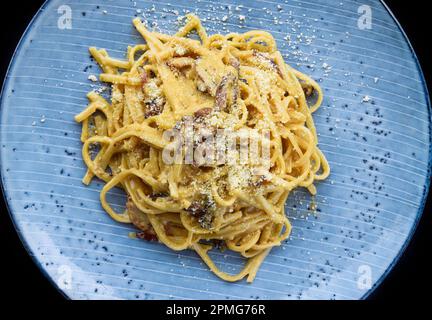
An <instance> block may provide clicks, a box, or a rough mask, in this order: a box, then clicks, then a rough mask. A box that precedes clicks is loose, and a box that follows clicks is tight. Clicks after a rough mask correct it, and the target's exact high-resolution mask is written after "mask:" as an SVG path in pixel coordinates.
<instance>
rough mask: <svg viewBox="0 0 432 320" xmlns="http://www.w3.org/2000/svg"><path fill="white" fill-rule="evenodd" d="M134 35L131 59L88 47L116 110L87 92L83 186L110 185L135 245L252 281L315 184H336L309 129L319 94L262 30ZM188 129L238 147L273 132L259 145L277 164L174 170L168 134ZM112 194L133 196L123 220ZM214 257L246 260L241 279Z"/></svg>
mask: <svg viewBox="0 0 432 320" xmlns="http://www.w3.org/2000/svg"><path fill="white" fill-rule="evenodd" d="M133 24H134V26H135V28H136V29H137V30H138V32H139V33H140V34H141V35H142V36H143V38H144V39H145V44H139V45H136V46H133V47H132V46H131V47H129V48H128V50H127V58H126V59H125V60H119V59H114V58H112V57H110V56H109V55H108V53H107V51H106V50H104V49H96V48H93V47H92V48H90V53H91V55H92V56H93V58H94V59H95V60H96V61H97V62H98V64H99V65H100V67H101V69H102V70H103V73H102V74H101V75H100V80H101V81H103V82H107V83H111V84H112V88H111V101H107V100H106V99H105V98H103V97H102V95H100V94H99V93H97V92H95V91H92V92H90V93H89V94H88V99H89V105H88V107H87V108H86V109H85V110H84V111H83V112H81V113H80V114H78V115H77V116H76V117H75V119H76V121H77V122H80V123H81V124H82V135H81V140H82V142H83V149H82V155H83V159H84V162H85V164H86V165H87V167H88V170H87V173H86V175H85V176H84V178H83V182H84V183H85V184H89V183H90V182H91V180H92V178H93V177H98V178H99V179H102V180H104V181H105V182H106V184H105V185H104V187H103V189H102V191H101V193H100V200H101V204H102V206H103V208H104V209H105V210H106V212H107V213H108V214H109V215H110V216H111V217H112V218H113V219H115V220H116V221H118V222H122V223H132V224H134V225H135V226H136V227H137V228H139V229H140V231H139V232H137V234H136V235H137V237H139V238H144V239H147V240H155V241H160V242H162V243H163V244H165V245H166V246H168V247H169V248H171V249H173V250H185V249H193V250H194V251H196V253H197V254H198V255H199V256H200V257H201V258H202V259H203V261H204V262H205V263H206V264H207V266H208V267H209V268H210V269H211V270H212V271H213V272H214V273H215V274H216V275H217V276H218V277H220V278H222V279H224V280H227V281H237V280H240V279H243V278H244V277H246V278H247V281H248V282H252V281H253V280H254V278H255V276H256V273H257V271H258V268H259V266H260V264H261V263H262V262H263V260H264V258H265V257H266V255H267V254H268V253H269V251H270V250H271V248H273V247H274V246H278V245H280V244H281V242H282V241H283V240H284V239H286V238H287V237H288V236H289V234H290V231H291V225H290V223H289V221H288V219H287V217H286V216H285V210H284V204H285V201H286V199H287V197H288V195H289V194H290V192H291V191H292V190H293V189H294V188H297V187H304V188H307V189H308V190H309V191H310V193H311V194H315V193H316V189H315V186H314V182H315V181H317V180H323V179H325V178H326V177H327V176H328V175H329V172H330V169H329V165H328V163H327V161H326V159H325V157H324V155H323V153H322V152H321V151H320V149H319V148H318V146H317V143H318V141H317V134H316V130H315V126H314V121H313V119H312V113H313V112H314V111H316V110H317V108H318V107H319V105H320V104H321V101H322V92H321V89H320V87H319V85H318V84H317V83H316V82H315V81H313V80H312V79H311V78H309V77H308V76H306V75H304V74H302V73H300V72H299V71H297V70H295V69H293V68H292V67H290V66H289V65H287V64H286V63H285V62H284V60H283V58H282V56H281V54H280V52H279V51H278V50H277V47H276V42H275V40H274V39H273V37H272V36H271V35H270V34H269V33H267V32H265V31H261V30H256V31H249V32H246V33H243V34H237V33H230V34H227V35H221V34H214V35H211V36H209V35H207V33H206V31H205V29H204V28H203V26H202V25H201V22H200V20H199V19H198V18H197V17H196V16H194V15H188V16H187V21H186V24H185V25H184V27H182V28H181V29H180V30H179V31H178V32H177V33H176V34H175V35H172V36H171V35H166V34H162V33H158V32H152V31H149V30H148V29H147V28H146V27H145V25H144V24H143V23H142V22H141V21H140V20H139V19H138V18H136V19H134V20H133ZM187 121H189V122H191V123H192V126H193V128H196V127H199V128H201V129H202V128H204V129H206V130H207V131H210V132H214V131H215V130H219V129H223V130H229V131H230V132H231V133H234V135H235V136H236V133H239V132H246V133H248V132H252V131H253V130H258V129H259V130H266V131H267V132H268V135H267V139H264V140H260V142H258V144H259V146H260V147H265V146H267V147H268V150H269V152H268V165H267V166H263V165H262V163H252V162H253V161H251V163H239V162H238V161H237V160H238V157H237V158H236V157H234V161H231V162H222V163H219V162H218V163H206V164H204V165H202V164H200V163H199V162H196V161H193V162H192V163H185V162H182V161H180V162H178V161H177V162H171V163H169V162H167V161H165V159H164V152H165V154H166V150H168V154H170V152H171V151H173V150H174V149H175V148H173V147H172V146H173V145H175V144H173V142H172V139H171V140H170V139H166V137H165V135H164V134H165V132H167V131H169V130H173V129H178V132H184V130H183V131H182V129H184V128H185V124H186V123H187ZM193 130H195V129H192V131H193ZM238 136H240V135H237V136H236V137H237V138H238ZM234 141H235V142H234V147H233V148H234V150H237V146H238V144H239V143H238V142H237V140H234ZM201 142H203V141H201ZM204 142H205V141H204ZM197 144H199V143H197V141H193V143H192V145H193V146H195V147H196V145H197ZM222 145H223V147H225V145H224V144H222ZM170 146H171V149H170ZM181 150H182V151H181V152H180V155H181V156H180V158H181V159H180V160H184V155H185V149H184V148H181ZM262 154H263V151H261V152H258V154H256V155H262ZM258 158H259V157H258ZM231 160H232V159H231ZM252 160H256V159H255V157H254V159H252ZM255 162H256V161H255ZM258 162H259V161H258ZM114 187H120V188H122V189H123V190H124V191H125V192H126V193H127V196H128V200H127V203H126V209H125V211H124V212H116V211H115V210H114V209H113V208H112V205H110V203H109V202H108V201H107V193H108V192H109V190H111V189H112V188H114ZM214 247H218V248H219V247H223V248H226V249H229V250H232V251H235V252H238V253H239V254H240V255H241V256H243V257H245V258H247V262H246V263H245V266H244V267H243V269H242V270H241V271H240V272H239V273H238V274H235V275H233V274H229V273H227V272H224V271H222V270H221V269H220V268H218V266H216V264H215V262H214V261H213V260H212V259H211V257H210V255H209V250H211V249H212V248H214Z"/></svg>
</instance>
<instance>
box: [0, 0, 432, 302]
mask: <svg viewBox="0 0 432 320" xmlns="http://www.w3.org/2000/svg"><path fill="white" fill-rule="evenodd" d="M335 1H339V0H335ZM341 1H343V0H341ZM12 3H13V2H12ZM15 3H16V6H15V9H12V10H8V11H7V13H6V11H3V12H2V19H0V25H1V27H0V32H1V42H0V43H1V44H2V48H1V50H0V63H1V64H0V66H1V69H0V75H1V77H0V79H3V78H4V75H5V72H6V70H7V67H8V64H9V61H10V58H11V56H12V54H13V52H14V50H15V47H16V45H17V43H18V41H19V39H20V37H21V35H22V33H23V32H24V30H25V28H26V26H27V24H28V23H29V21H30V19H31V18H32V17H33V15H34V14H35V13H36V11H37V9H38V8H39V7H40V5H41V4H42V3H43V1H41V0H31V1H18V2H15ZM386 3H387V5H388V6H389V7H390V8H391V10H392V11H393V13H394V14H395V16H396V17H397V18H398V20H399V22H400V23H401V25H402V27H403V28H404V30H405V32H406V33H407V34H408V37H409V39H410V41H411V43H412V45H413V47H414V49H415V51H416V53H417V56H418V58H419V60H420V63H421V65H422V68H423V72H424V74H425V77H426V80H427V82H428V87H429V91H431V89H432V88H431V84H432V79H431V77H432V70H431V67H432V66H431V62H430V58H431V57H432V54H431V48H430V46H429V42H430V38H431V35H430V30H431V28H430V23H431V17H430V12H429V11H428V10H427V9H426V7H424V5H425V3H426V1H419V0H411V1H406V0H401V1H398V0H391V1H390V0H388V1H386ZM359 4H360V2H359ZM0 201H1V213H0V243H1V244H2V245H1V251H0V257H1V258H0V268H1V273H0V284H1V286H0V292H1V295H2V296H5V297H8V299H10V300H16V301H20V300H21V301H22V300H23V299H24V300H26V301H30V300H32V301H42V300H43V301H50V302H51V301H62V300H64V297H63V296H62V294H61V293H59V292H58V291H57V290H56V289H55V288H54V287H53V286H52V285H51V283H50V282H49V281H48V280H47V279H46V278H45V277H44V275H43V274H42V273H41V271H40V270H39V269H38V267H37V266H36V265H35V264H34V263H33V261H32V259H31V258H30V257H29V255H28V254H27V252H26V250H25V249H24V247H23V245H22V244H21V242H20V240H19V238H18V236H17V233H16V231H15V229H14V227H13V225H12V222H11V219H10V217H9V215H8V213H7V209H6V207H5V205H4V203H3V198H1V199H0ZM431 210H432V197H431V194H429V197H428V201H427V204H426V207H425V211H424V214H423V216H422V218H421V221H420V224H419V226H418V228H417V231H416V233H415V234H414V237H413V239H412V241H411V242H410V244H409V246H408V248H407V250H406V251H405V253H404V254H403V256H402V258H401V259H400V260H399V262H398V263H397V265H396V266H395V267H394V269H393V271H392V272H391V273H390V274H389V275H388V276H387V277H386V279H385V280H384V281H383V283H382V284H381V285H380V286H379V287H378V288H377V289H376V290H375V291H374V292H373V293H372V294H371V295H370V297H369V299H372V300H378V301H394V300H404V301H406V300H413V301H417V300H421V299H424V298H427V297H428V296H429V295H428V294H426V293H425V292H424V290H421V289H426V290H427V289H428V288H431V284H432V280H431V274H430V264H429V261H428V260H429V259H428V256H429V255H430V253H431V250H430V244H432V225H431ZM426 292H427V291H426ZM3 302H4V300H3Z"/></svg>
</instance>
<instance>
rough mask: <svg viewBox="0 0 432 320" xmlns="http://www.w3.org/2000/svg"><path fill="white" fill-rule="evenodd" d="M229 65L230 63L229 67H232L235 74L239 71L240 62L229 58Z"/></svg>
mask: <svg viewBox="0 0 432 320" xmlns="http://www.w3.org/2000/svg"><path fill="white" fill-rule="evenodd" d="M229 63H230V65H231V66H232V67H234V69H236V70H237V72H238V71H239V69H240V61H239V60H238V59H237V58H230V61H229Z"/></svg>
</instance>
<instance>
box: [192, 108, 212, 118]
mask: <svg viewBox="0 0 432 320" xmlns="http://www.w3.org/2000/svg"><path fill="white" fill-rule="evenodd" d="M212 110H213V109H212V108H202V109H199V110H197V111H195V113H194V117H195V118H204V117H206V116H208V115H209V114H210V113H211V112H212Z"/></svg>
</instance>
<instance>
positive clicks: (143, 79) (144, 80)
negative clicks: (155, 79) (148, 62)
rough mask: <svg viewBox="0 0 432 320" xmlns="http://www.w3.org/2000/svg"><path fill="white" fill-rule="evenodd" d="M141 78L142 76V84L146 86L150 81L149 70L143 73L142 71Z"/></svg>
mask: <svg viewBox="0 0 432 320" xmlns="http://www.w3.org/2000/svg"><path fill="white" fill-rule="evenodd" d="M140 78H141V84H142V86H144V85H145V84H146V83H147V81H148V76H147V72H146V71H143V73H141V75H140Z"/></svg>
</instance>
